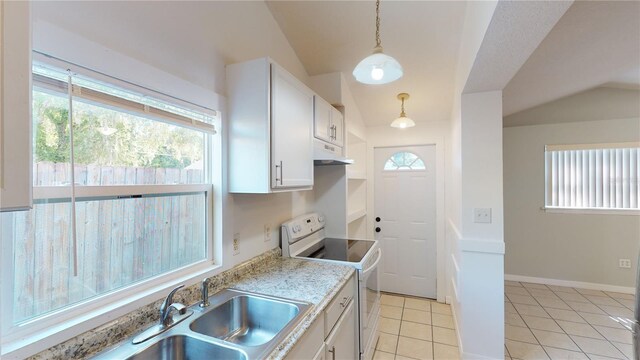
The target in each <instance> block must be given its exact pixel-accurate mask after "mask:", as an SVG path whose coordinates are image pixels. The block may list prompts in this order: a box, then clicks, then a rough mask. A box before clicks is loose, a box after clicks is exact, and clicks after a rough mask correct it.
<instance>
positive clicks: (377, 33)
mask: <svg viewBox="0 0 640 360" xmlns="http://www.w3.org/2000/svg"><path fill="white" fill-rule="evenodd" d="M381 44H382V42H381V41H380V0H376V47H377V48H378V47H381Z"/></svg>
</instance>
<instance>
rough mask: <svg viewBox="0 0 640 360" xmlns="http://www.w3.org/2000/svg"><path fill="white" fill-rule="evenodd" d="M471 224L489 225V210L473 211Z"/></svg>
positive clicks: (479, 209)
mask: <svg viewBox="0 0 640 360" xmlns="http://www.w3.org/2000/svg"><path fill="white" fill-rule="evenodd" d="M473 222H474V223H482V224H490V223H491V208H475V209H473Z"/></svg>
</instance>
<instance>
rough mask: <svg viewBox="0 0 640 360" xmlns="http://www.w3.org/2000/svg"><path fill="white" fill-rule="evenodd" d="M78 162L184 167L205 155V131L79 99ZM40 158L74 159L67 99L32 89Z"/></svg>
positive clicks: (76, 110)
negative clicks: (72, 156) (146, 117)
mask: <svg viewBox="0 0 640 360" xmlns="http://www.w3.org/2000/svg"><path fill="white" fill-rule="evenodd" d="M73 107H74V108H73V111H74V114H73V115H74V116H73V118H74V119H73V121H74V125H73V126H74V127H73V136H74V149H75V152H74V157H75V159H74V160H75V162H76V163H77V164H93V165H101V166H130V167H156V168H160V167H161V168H178V169H182V168H185V167H187V166H189V165H191V164H192V163H194V162H196V161H200V160H202V156H203V142H204V136H203V134H201V133H199V132H197V131H194V130H190V129H186V128H181V127H178V126H173V125H169V124H165V123H161V122H158V121H153V120H149V119H145V118H141V117H138V116H134V115H131V114H128V113H125V112H122V111H116V110H113V109H110V108H107V107H104V106H97V105H94V104H90V103H85V102H80V101H74V103H73ZM33 116H34V130H35V131H34V148H35V149H34V150H35V161H36V162H40V161H48V162H54V163H66V162H70V154H71V153H70V151H71V146H70V143H71V142H70V131H69V119H68V116H69V105H68V100H67V99H66V98H65V97H62V96H56V95H51V94H48V93H44V92H38V91H35V92H34V94H33Z"/></svg>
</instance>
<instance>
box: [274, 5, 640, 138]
mask: <svg viewBox="0 0 640 360" xmlns="http://www.w3.org/2000/svg"><path fill="white" fill-rule="evenodd" d="M502 2H506V1H504V0H503V1H502ZM502 2H501V3H502ZM528 3H529V4H527V2H524V3H519V4H517V2H514V3H513V5H514V6H518V7H519V8H520V10H521V11H529V13H530V14H529V16H530V18H531V21H530V23H529V25H526V26H525V25H523V24H522V23H521V22H518V23H513V19H502V18H499V16H498V18H497V19H494V21H501V22H502V27H501V30H504V26H505V25H509V24H511V25H512V26H513V31H519V32H520V33H521V34H522V36H524V37H525V38H527V37H528V38H527V39H526V40H527V41H531V39H530V38H531V37H532V36H534V37H535V36H538V39H537V42H536V44H537V43H539V45H536V46H534V49H535V50H534V51H533V52H532V53H531V50H532V49H524V48H523V47H522V46H520V45H522V44H519V43H518V42H517V40H518V38H517V36H514V35H513V34H509V32H508V31H507V32H506V33H505V32H504V31H502V32H501V33H498V34H497V35H496V36H498V37H499V36H500V35H501V34H502V35H505V36H504V37H505V38H506V39H511V40H512V41H516V42H512V43H509V42H507V43H504V42H503V43H502V44H501V43H500V40H499V39H498V41H496V39H487V38H485V42H484V43H483V46H485V45H487V44H489V45H490V46H489V47H490V48H491V49H489V51H490V52H491V54H490V55H491V56H489V57H486V56H485V57H484V58H492V57H493V60H491V61H492V64H493V65H491V64H490V66H483V67H480V68H482V69H483V70H482V74H478V73H476V74H473V73H472V77H471V78H470V79H471V80H474V81H472V82H474V83H478V81H480V83H483V84H485V86H486V84H491V83H500V84H502V85H501V86H504V84H506V86H505V87H504V97H503V105H504V111H505V115H508V114H512V113H515V112H518V111H522V110H525V109H529V108H532V107H534V106H537V105H540V104H543V103H546V102H549V101H553V100H556V99H559V98H562V97H564V96H569V95H572V94H576V93H579V92H582V91H585V90H588V89H592V88H595V87H598V86H601V85H603V84H607V86H612V85H614V86H620V87H632V88H637V87H638V86H640V2H638V1H575V2H573V4H572V3H571V2H570V1H564V2H563V3H564V4H560V2H556V3H554V2H549V3H548V4H546V5H544V4H543V5H540V3H537V4H536V2H528ZM267 5H268V7H269V9H270V10H271V12H272V14H273V16H274V18H275V19H276V21H277V23H278V24H279V26H280V28H281V29H282V31H283V33H284V34H285V36H286V37H287V39H288V40H289V43H290V44H291V45H292V47H293V49H294V51H295V52H296V54H297V56H298V57H299V59H300V61H301V62H302V64H303V65H304V67H305V68H306V70H307V72H308V73H309V75H316V74H322V73H328V72H334V71H341V72H343V73H344V74H345V75H346V78H347V80H348V82H349V85H350V88H351V90H352V92H353V94H354V97H355V99H356V102H357V103H358V106H359V108H360V111H361V113H362V115H363V117H364V120H365V123H366V124H367V125H370V126H371V125H384V124H389V122H390V121H391V120H392V119H394V118H395V117H397V114H398V111H399V103H398V101H397V100H396V98H395V95H396V94H397V93H399V92H409V93H410V94H411V99H410V100H409V101H408V102H407V106H406V107H407V113H408V115H409V116H410V117H411V118H413V119H414V120H416V122H423V121H447V120H448V119H449V118H450V111H451V109H452V101H453V84H454V80H455V79H454V73H455V67H456V65H457V56H458V50H459V46H460V40H461V31H462V28H463V21H464V12H465V6H466V5H465V2H461V1H402V0H398V1H382V2H381V15H382V29H381V33H382V44H383V46H384V49H385V52H386V53H387V54H389V55H392V56H394V57H395V58H396V59H397V60H398V61H399V62H400V63H401V64H402V65H403V67H404V70H405V75H404V77H403V78H402V79H400V80H399V81H396V82H393V83H391V84H387V85H382V86H370V85H362V84H359V83H357V82H355V80H354V79H353V77H352V76H351V72H352V70H353V67H354V66H355V65H356V64H357V63H358V62H359V61H360V60H361V59H362V58H363V57H364V56H366V55H368V54H369V53H370V51H371V49H372V47H373V46H374V45H375V43H374V31H375V23H374V19H375V3H374V2H373V1H272V0H267ZM529 5H531V6H529ZM527 6H529V7H530V9H529V10H527ZM549 7H552V8H554V9H552V10H551V13H549V11H550V9H549ZM567 7H569V9H568V10H566V8H567ZM503 8H504V7H503ZM507 8H508V9H509V7H507ZM541 9H542V10H543V11H542V12H539V11H540V10H541ZM509 11H510V12H509V13H512V12H513V9H510V10H509ZM565 11H566V12H565ZM563 13H564V15H562V14H563ZM555 14H560V15H562V17H561V18H560V20H558V17H554V16H555ZM498 15H499V14H498ZM545 21H552V23H549V26H551V27H553V28H552V30H551V31H550V32H548V33H547V32H542V31H541V32H538V34H537V35H535V34H534V35H532V33H535V32H536V31H537V30H538V28H540V30H543V29H544V26H540V25H541V24H540V23H544V22H545ZM556 22H557V23H556ZM490 30H491V28H490ZM507 30H508V29H507ZM493 35H495V34H492V33H491V31H489V32H488V33H487V37H489V36H493ZM490 40H494V41H493V42H492V41H490ZM540 41H541V42H540ZM491 44H493V45H491ZM491 46H493V47H491ZM485 47H486V46H485ZM482 50H485V52H486V50H487V49H486V48H485V49H482V48H481V51H480V54H479V55H482ZM521 50H526V51H525V52H527V51H528V52H527V53H526V54H525V55H526V57H524V58H523V60H522V61H520V62H518V61H515V62H514V61H513V59H510V60H505V59H504V57H514V56H515V57H518V56H520V57H521V55H522V54H520V53H514V51H515V52H517V51H521ZM495 52H498V54H494V53H495ZM529 55H531V56H529ZM500 57H503V59H500ZM480 58H482V57H480ZM480 60H482V59H480ZM525 60H526V61H525ZM501 63H517V64H519V65H518V66H520V65H522V64H523V63H524V65H522V67H520V68H518V69H507V68H504V67H501V65H500V64H501ZM476 65H478V64H476ZM485 65H486V64H485ZM484 69H489V71H484ZM514 73H515V75H513V74H514ZM505 76H507V78H505ZM491 79H494V80H496V81H493V82H492V81H490V80H491ZM467 85H469V84H467ZM472 87H473V86H472ZM476 87H477V88H478V89H480V88H482V86H479V87H478V86H476ZM483 90H499V89H483Z"/></svg>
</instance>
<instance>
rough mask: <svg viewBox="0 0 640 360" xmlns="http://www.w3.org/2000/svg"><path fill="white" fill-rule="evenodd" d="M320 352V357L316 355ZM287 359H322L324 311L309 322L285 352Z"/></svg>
mask: <svg viewBox="0 0 640 360" xmlns="http://www.w3.org/2000/svg"><path fill="white" fill-rule="evenodd" d="M318 353H320V354H321V355H320V357H318ZM285 359H287V360H317V359H324V312H323V313H321V314H320V315H319V316H318V318H316V320H315V321H314V322H313V324H311V326H310V327H309V329H307V332H305V334H304V335H303V336H302V339H300V340H299V341H298V343H297V344H296V345H295V346H294V347H293V349H291V351H290V352H289V353H288V354H287V356H286V358H285Z"/></svg>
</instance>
